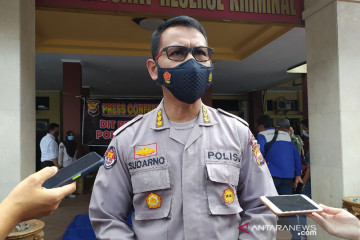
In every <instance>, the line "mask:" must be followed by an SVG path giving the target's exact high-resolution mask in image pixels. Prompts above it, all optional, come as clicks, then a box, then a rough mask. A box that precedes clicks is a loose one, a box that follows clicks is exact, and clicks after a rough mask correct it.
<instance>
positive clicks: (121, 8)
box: [36, 0, 304, 25]
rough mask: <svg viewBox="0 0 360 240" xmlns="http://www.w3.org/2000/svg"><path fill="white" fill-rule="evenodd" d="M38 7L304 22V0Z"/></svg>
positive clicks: (49, 1) (42, 1) (116, 1)
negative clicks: (302, 16)
mask: <svg viewBox="0 0 360 240" xmlns="http://www.w3.org/2000/svg"><path fill="white" fill-rule="evenodd" d="M36 6H37V7H49V8H62V9H81V10H102V11H113V12H123V13H145V14H151V15H167V16H178V15H188V16H192V17H195V18H207V19H211V18H215V19H225V20H242V21H252V22H279V23H290V24H300V25H303V21H302V18H301V15H302V12H303V10H304V1H303V0H36Z"/></svg>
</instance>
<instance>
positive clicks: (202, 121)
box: [151, 100, 217, 130]
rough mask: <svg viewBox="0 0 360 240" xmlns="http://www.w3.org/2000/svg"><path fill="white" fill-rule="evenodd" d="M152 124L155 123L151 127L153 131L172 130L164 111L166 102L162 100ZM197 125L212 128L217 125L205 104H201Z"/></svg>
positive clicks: (154, 114)
mask: <svg viewBox="0 0 360 240" xmlns="http://www.w3.org/2000/svg"><path fill="white" fill-rule="evenodd" d="M152 122H153V123H154V125H153V126H152V127H151V128H152V129H155V130H162V129H167V128H170V126H171V124H170V121H169V119H168V118H167V116H166V113H165V109H164V100H161V102H160V104H159V106H158V107H157V108H156V109H155V111H154V113H153V118H152ZM195 124H198V125H199V126H212V125H214V124H217V121H215V120H214V118H213V117H212V114H211V112H209V111H208V107H207V106H206V105H205V104H203V103H202V104H201V108H200V112H199V115H198V117H197V121H196V123H195Z"/></svg>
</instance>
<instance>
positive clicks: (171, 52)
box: [155, 46, 214, 62]
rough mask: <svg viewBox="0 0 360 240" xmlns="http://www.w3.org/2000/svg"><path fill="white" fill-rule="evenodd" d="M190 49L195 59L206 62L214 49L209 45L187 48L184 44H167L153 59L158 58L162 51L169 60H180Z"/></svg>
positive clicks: (183, 58)
mask: <svg viewBox="0 0 360 240" xmlns="http://www.w3.org/2000/svg"><path fill="white" fill-rule="evenodd" d="M190 51H191V53H192V55H193V56H194V58H195V60H196V61H198V62H206V61H209V60H210V59H211V55H212V54H213V52H214V49H212V48H211V47H193V48H188V47H185V46H168V47H164V48H163V50H161V52H160V53H159V54H158V55H157V56H156V57H155V61H156V60H158V58H159V57H160V56H161V54H162V53H163V52H166V55H167V57H168V59H169V60H172V61H177V62H181V61H184V60H185V59H186V57H187V56H188V54H189V52H190Z"/></svg>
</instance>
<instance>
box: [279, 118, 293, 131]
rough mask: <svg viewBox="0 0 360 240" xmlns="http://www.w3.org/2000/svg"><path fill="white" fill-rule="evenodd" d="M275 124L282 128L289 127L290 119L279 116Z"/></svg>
mask: <svg viewBox="0 0 360 240" xmlns="http://www.w3.org/2000/svg"><path fill="white" fill-rule="evenodd" d="M276 126H277V127H279V128H282V129H290V121H289V119H286V118H280V119H278V120H277V121H276Z"/></svg>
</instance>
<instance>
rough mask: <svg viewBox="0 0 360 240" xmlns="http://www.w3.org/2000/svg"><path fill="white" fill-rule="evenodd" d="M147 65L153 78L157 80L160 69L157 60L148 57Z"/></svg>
mask: <svg viewBox="0 0 360 240" xmlns="http://www.w3.org/2000/svg"><path fill="white" fill-rule="evenodd" d="M146 67H147V69H148V71H149V74H150V77H151V79H152V80H154V81H156V80H157V79H158V71H157V67H156V63H155V61H154V60H153V59H148V60H147V61H146Z"/></svg>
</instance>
